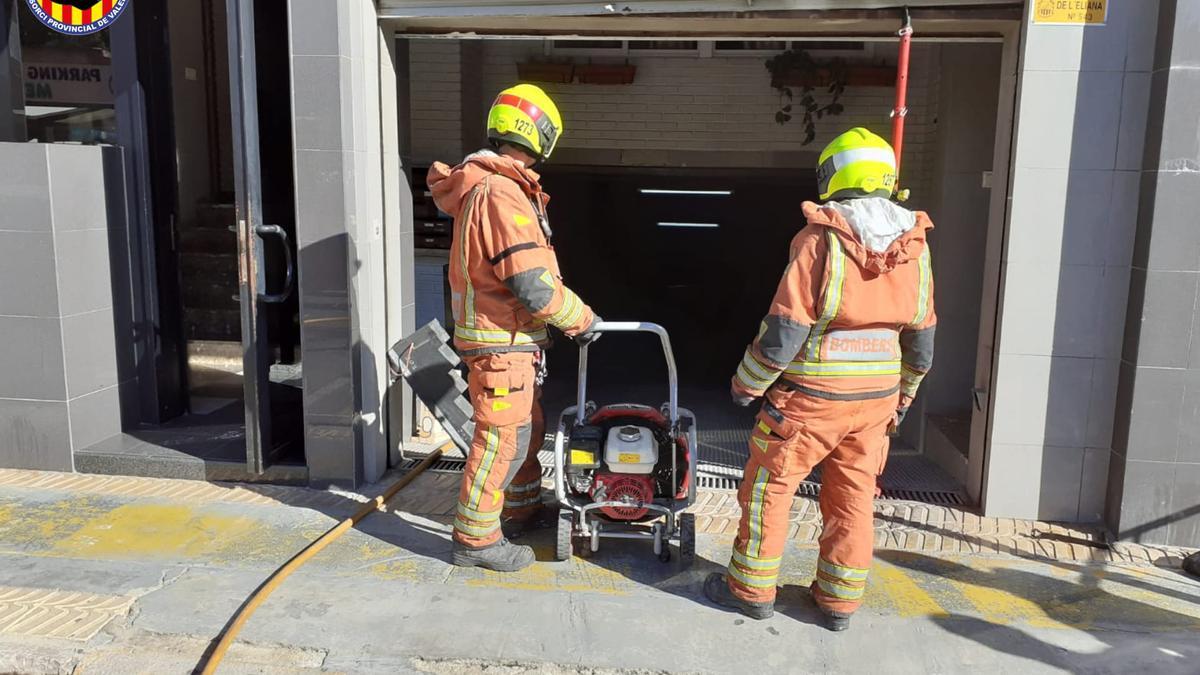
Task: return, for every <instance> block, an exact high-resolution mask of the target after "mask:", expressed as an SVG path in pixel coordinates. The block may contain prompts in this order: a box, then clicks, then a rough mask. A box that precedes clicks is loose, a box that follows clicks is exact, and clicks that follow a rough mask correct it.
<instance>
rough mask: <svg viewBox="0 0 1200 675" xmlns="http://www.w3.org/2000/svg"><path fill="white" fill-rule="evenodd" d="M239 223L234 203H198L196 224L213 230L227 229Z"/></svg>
mask: <svg viewBox="0 0 1200 675" xmlns="http://www.w3.org/2000/svg"><path fill="white" fill-rule="evenodd" d="M235 224H237V209H236V208H235V207H234V205H233V204H198V205H196V226H197V227H201V228H204V229H211V230H227V229H228V228H229V227H230V226H231V225H235Z"/></svg>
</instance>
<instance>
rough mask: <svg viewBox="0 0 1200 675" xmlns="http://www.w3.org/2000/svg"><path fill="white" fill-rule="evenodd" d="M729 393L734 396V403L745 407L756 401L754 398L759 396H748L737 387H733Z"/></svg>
mask: <svg viewBox="0 0 1200 675" xmlns="http://www.w3.org/2000/svg"><path fill="white" fill-rule="evenodd" d="M729 395H730V396H731V397H732V398H733V402H734V404H736V405H738V406H741V407H743V408H747V407H749V406H750V404H751V403H754V399H756V398H758V397H757V396H748V395H746V394H743V393H742V392H740V391H738V390H737V389H731V390H730V392H729Z"/></svg>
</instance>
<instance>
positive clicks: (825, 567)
mask: <svg viewBox="0 0 1200 675" xmlns="http://www.w3.org/2000/svg"><path fill="white" fill-rule="evenodd" d="M895 167H896V164H895V155H894V154H893V152H892V148H891V146H890V145H889V144H888V143H887V141H885V140H883V139H882V138H880V137H879V136H876V135H875V134H873V133H871V132H869V131H867V130H866V129H862V128H857V129H852V130H850V131H848V132H846V133H844V134H842V135H841V136H839V137H838V138H836V139H834V141H833V142H832V143H830V145H829V146H828V147H827V148H826V149H825V151H824V152H822V153H821V156H820V160H819V164H818V168H817V179H818V186H819V192H820V195H821V199H822V200H823V201H825V204H824V205H817V204H814V203H812V202H806V203H805V204H804V205H803V207H802V208H803V211H804V216H805V218H806V219H807V221H808V225H807V227H805V228H804V229H803V230H801V231H800V233H799V234H797V235H796V237H795V238H794V239H793V240H792V244H791V252H790V261H789V263H788V266H787V268H786V270H785V271H784V274H783V279H782V281H780V283H779V287H778V290H776V292H775V298H774V300H773V301H772V303H771V308H770V310H769V311H768V313H767V316H766V318H765V319H764V320H763V322H762V325H761V327H760V329H759V332H758V336H757V337H756V338H755V340H754V341H753V342H752V343H751V344H750V346H749V347H748V348H747V349H746V353H745V355H744V357H743V358H742V361H741V363H740V364H739V365H738V368H737V373H736V375H735V376H734V378H733V385H732V388H733V398H734V400H735V402H737V403H739V404H741V405H749V404H750V403H751V402H752V401H754V400H755V399H757V398H760V397H762V398H764V399H765V400H764V401H763V404H762V409H761V410H760V412H759V413H758V416H757V417H756V419H755V423H754V428H753V430H752V432H751V437H750V445H749V453H750V459H749V461H748V462H747V464H746V468H745V473H744V474H743V478H742V484H741V488H740V490H739V492H738V501H739V502H740V504H741V507H742V516H741V523H740V525H739V527H738V533H737V538H736V539H735V540H734V544H733V553H732V556H731V560H730V562H729V567H728V568H727V570H726V572H725V574H719V573H718V574H713V575H711V576H710V577H709V578H708V579H707V580H706V581H705V589H704V590H705V593H706V595H708V597H709V598H710V599H711V600H713V601H714V602H716V603H718V604H721V605H723V606H727V607H731V608H734V609H737V610H739V611H741V612H742V613H744V614H746V615H748V616H750V617H753V618H756V619H765V618H768V617H770V616H771V615H772V613H773V611H774V610H773V604H774V600H775V590H776V581H777V579H778V576H779V568H780V564H781V562H782V558H783V551H784V545H785V543H786V539H787V532H788V511H789V509H790V508H791V505H792V497H793V495H795V494H796V489H797V487H798V486H799V483H800V481H802V480H803V479H804V478H805V477H806V476H808V474H809V472H811V471H812V469H813V468H814V467H815V466H817V464H821V466H822V469H821V477H822V487H821V498H820V500H821V514H822V516H823V519H824V529H823V531H822V533H821V550H820V558H819V560H818V561H817V569H816V575H815V576H816V578H815V580H814V581H813V583H812V586H811V592H812V597H813V600H814V601H815V602H816V605H817V607H818V609H820V610H821V612H822V615H823V619H824V622H825V625H826V627H827V628H829V629H831V630H844V629H846V628H848V627H849V621H850V615H851V614H852V613H853V612H854V611H855V610H856V609H858V607H859V605H860V604H861V603H862V598H863V593H864V591H865V589H866V584H867V574H868V570H869V568H870V566H871V557H872V545H873V539H874V532H873V527H872V524H873V508H872V507H873V497H874V494H875V481H876V478H877V477H878V476H879V475H880V474H881V473H882V472H883V466H884V463H885V461H886V460H887V450H888V432H889V430H891V429H894V427H895V426H896V425H898V424H899V423H900V421H901V420H902V419H903V417H904V414H905V413H906V412H907V411H908V408H909V405H910V404H911V403H912V400H913V397H914V396H915V395H916V393H917V387H918V386H919V385H920V383H921V379H922V378H923V377H924V376H925V374H926V373H927V372H928V371H929V368H930V366H931V365H932V363H933V341H934V325H935V323H936V321H937V320H936V317H935V315H934V306H933V278H932V273H931V271H930V254H929V246H928V244H927V242H926V234H927V232H928V231H929V230H930V229H931V228H932V227H933V224H932V223H931V222H930V220H929V218H928V216H926V214H924V213H922V212H919V211H918V212H913V211H909V210H908V209H905V208H902V207H901V206H899V205H897V204H895V203H894V202H892V201H891V200H890V197H891V196H892V192H893V191H894V189H895V183H896V176H895V173H896V169H895Z"/></svg>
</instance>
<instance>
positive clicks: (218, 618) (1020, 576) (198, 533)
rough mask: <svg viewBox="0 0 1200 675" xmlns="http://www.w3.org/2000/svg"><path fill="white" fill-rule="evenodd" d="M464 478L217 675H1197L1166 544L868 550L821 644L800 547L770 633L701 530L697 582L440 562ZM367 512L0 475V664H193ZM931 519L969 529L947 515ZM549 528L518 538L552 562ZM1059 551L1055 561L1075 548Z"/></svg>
mask: <svg viewBox="0 0 1200 675" xmlns="http://www.w3.org/2000/svg"><path fill="white" fill-rule="evenodd" d="M455 481H456V477H455V476H454V475H450V474H427V475H425V476H422V477H421V478H420V479H418V481H416V482H415V483H414V484H413V486H411V487H410V488H409V490H406V491H405V492H404V493H402V494H401V496H400V498H398V499H397V500H396V502H395V504H394V506H395V508H393V510H391V511H389V512H388V513H380V514H377V515H374V516H372V517H371V518H369V519H368V520H367V521H366V522H365V523H363V525H362V526H361V527H360V528H359V529H358V530H356V531H352V532H350V533H348V534H347V535H346V536H345V537H343V538H342V539H341V540H339V541H338V542H337V543H336V544H334V545H332V546H331V547H330V548H329V549H327V550H326V551H324V552H323V553H321V554H320V555H319V556H317V557H316V558H315V559H314V560H313V561H312V562H310V563H309V564H308V565H307V566H306V567H304V568H303V569H302V570H301V571H300V572H298V573H297V574H296V575H295V576H294V577H292V578H291V579H289V580H288V581H287V582H285V583H284V585H283V586H282V588H280V590H279V591H277V592H276V593H275V594H274V595H273V596H272V597H271V599H270V600H268V602H267V603H266V604H265V605H264V606H263V607H262V608H261V609H260V610H259V611H258V613H256V614H255V615H254V617H253V618H252V619H251V620H250V622H249V624H248V626H247V628H246V630H245V631H244V632H243V633H242V635H241V642H240V643H239V644H238V646H237V647H235V649H234V650H233V651H232V652H231V654H230V657H229V659H228V660H227V661H226V666H225V667H224V668H223V669H222V671H221V672H229V673H239V672H244V673H291V672H348V673H376V672H378V673H396V672H431V673H461V672H486V673H524V672H551V673H553V672H565V673H579V672H583V673H606V672H747V671H750V670H758V671H767V672H823V673H842V672H845V673H858V672H886V673H949V672H962V671H964V670H968V669H969V670H970V671H971V672H984V673H988V672H1002V671H1013V670H1015V669H1021V670H1022V671H1023V672H1027V673H1041V672H1129V671H1130V670H1134V669H1136V670H1139V671H1143V672H1152V673H1160V672H1167V673H1173V672H1177V673H1195V672H1197V671H1200V640H1197V634H1198V632H1200V582H1197V581H1196V580H1193V579H1190V578H1189V577H1186V576H1184V575H1183V574H1182V573H1180V572H1179V571H1178V569H1177V562H1176V561H1177V556H1175V554H1174V553H1173V552H1166V553H1163V554H1162V555H1154V554H1146V555H1144V556H1141V557H1139V556H1128V555H1127V556H1124V557H1122V556H1116V557H1114V558H1112V559H1115V560H1120V561H1121V562H1090V561H1081V560H1078V559H1076V558H1078V557H1079V556H1070V559H1068V557H1067V556H1061V559H1054V557H1053V556H1042V557H1038V556H1036V555H1029V556H1024V557H1022V556H1018V555H1011V554H1005V553H1000V552H998V551H995V550H991V551H990V552H975V549H971V548H969V547H967V546H966V544H965V543H964V544H963V545H961V546H955V547H951V546H949V545H945V544H943V545H940V546H938V547H937V550H925V548H926V547H925V545H924V539H922V540H921V543H920V546H915V547H909V548H910V549H912V548H918V549H919V550H887V549H885V550H881V551H880V552H879V554H878V556H877V560H876V564H875V566H874V568H873V570H872V576H871V581H870V586H869V589H868V601H867V605H866V606H865V607H864V609H863V611H862V612H861V613H860V615H859V616H857V617H856V618H855V623H854V627H853V628H852V629H851V631H850V632H848V633H844V634H831V633H828V632H826V631H824V630H822V629H820V628H818V627H817V626H815V625H813V624H812V623H811V622H812V621H813V620H814V618H815V617H814V616H813V615H812V613H811V611H810V609H809V608H808V607H807V605H806V604H805V602H804V600H803V597H802V594H801V593H800V589H801V588H802V587H803V586H805V585H806V584H807V583H808V581H809V580H810V579H811V570H812V567H813V564H814V561H815V557H816V552H815V550H814V548H813V547H812V546H811V545H810V544H808V543H805V541H804V540H803V538H801V537H796V538H794V539H793V542H794V543H793V544H791V547H790V550H789V554H788V557H787V563H786V566H785V568H784V570H783V575H782V579H781V583H782V584H783V586H784V589H783V592H782V594H781V597H780V601H779V604H778V609H779V612H778V614H777V616H776V617H775V618H774V619H771V620H769V621H765V622H754V621H750V620H745V619H743V618H742V617H740V616H738V615H735V614H730V613H727V612H724V611H721V610H719V609H717V608H714V607H712V606H710V605H709V604H708V603H706V602H705V601H704V600H703V597H702V594H701V592H700V584H701V581H702V579H703V577H704V575H705V574H707V573H708V572H709V571H712V570H714V569H717V568H718V567H717V566H718V564H723V563H724V562H725V560H727V558H728V551H729V543H730V540H729V535H727V534H725V533H718V534H702V535H701V536H700V538H699V544H698V548H699V554H700V558H702V561H701V562H699V563H698V564H697V565H696V566H695V567H694V568H693V569H690V570H684V569H681V568H679V567H678V565H677V564H676V563H671V564H668V565H663V564H661V563H659V562H658V561H657V560H656V559H655V558H654V557H653V556H652V555H650V554H649V552H648V550H646V548H644V547H640V546H635V545H633V544H632V543H630V544H628V545H616V544H614V545H611V546H608V545H607V543H606V546H608V547H607V548H605V549H602V551H601V552H600V553H599V554H598V555H597V556H596V557H595V558H594V559H592V560H589V561H584V560H580V559H576V560H574V561H572V562H570V563H553V562H539V563H538V564H536V565H535V566H534V567H532V568H530V569H528V570H525V571H523V572H521V573H518V574H515V575H497V574H492V573H487V572H482V571H478V570H460V569H456V568H453V567H451V566H450V565H448V564H447V558H448V548H449V546H448V542H447V540H448V530H449V528H448V525H447V523H448V518H447V517H446V516H445V514H446V513H447V512H448V511H449V509H450V508H451V506H452V504H453V501H454V497H455V492H454V489H453V487H454V483H455ZM727 497H728V495H726V494H724V493H719V494H710V495H705V496H704V497H703V499H702V500H701V505H700V508H701V509H702V510H703V508H704V505H705V504H709V505H711V504H713V503H717V502H721V503H724V502H725V501H726V500H727ZM361 499H362V498H361V497H358V496H354V495H338V494H333V493H328V492H318V491H310V490H303V489H298V488H279V487H269V486H240V487H234V486H220V485H212V484H206V483H194V482H187V481H167V480H149V479H125V478H106V477H91V476H78V475H61V476H60V475H55V474H24V473H20V472H0V672H7V671H9V670H15V671H18V672H79V673H138V672H144V673H156V674H157V673H186V672H190V671H191V669H192V668H194V667H195V666H196V664H197V663H198V661H199V660H200V657H201V655H202V654H203V653H204V651H205V649H206V648H208V646H209V644H210V641H211V640H212V638H213V637H214V636H215V635H216V634H217V633H218V632H219V631H220V629H221V627H222V626H223V625H224V624H225V623H226V622H227V621H228V620H229V619H230V617H231V616H232V615H233V614H234V612H236V610H237V609H238V607H239V605H240V604H241V602H242V601H243V600H244V599H245V598H246V596H247V595H249V594H250V593H251V592H252V591H253V590H254V589H255V588H256V587H257V586H258V584H260V583H261V582H262V581H263V579H264V578H265V577H266V576H267V575H268V574H269V573H270V572H271V571H272V570H274V569H275V568H276V567H277V566H278V565H279V564H281V563H283V562H284V561H286V560H287V559H288V558H290V557H291V556H292V555H293V554H294V553H295V552H297V551H299V550H300V549H301V548H302V547H303V546H304V545H305V544H307V543H308V542H309V541H311V540H312V539H313V538H315V537H317V536H319V535H320V534H321V533H322V532H324V531H325V530H326V529H327V528H328V527H330V526H331V525H332V524H333V523H334V522H336V521H337V520H338V519H340V518H343V517H345V516H347V515H349V514H350V513H351V512H352V511H353V510H355V509H356V508H357V507H358V506H359V503H360V500H361ZM804 501H805V500H798V506H797V514H802V512H803V511H804V509H805V508H809V507H806V506H804V503H803V502H804ZM905 506H906V505H897V504H895V503H889V504H888V505H887V507H888V508H890V509H891V511H889V513H892V514H894V513H895V512H896V511H897V510H898V509H900V508H901V507H905ZM911 508H912V509H914V510H918V509H922V508H925V507H918V506H913V507H911ZM885 510H886V509H885ZM800 517H801V516H800V515H797V518H798V519H799V518H800ZM887 517H890V518H895V516H894V515H892V516H887ZM926 520H928V518H926ZM881 521H883V524H886V523H887V522H888V521H887V518H885V517H884V516H882V515H881ZM1037 527H1038V526H1037V525H1036V524H1025V525H1021V524H1018V525H1017V526H1015V527H1014V528H1013V529H1014V530H1017V531H1028V532H1029V533H1030V535H1031V536H1032V534H1033V533H1034V532H1035V531H1036V529H1037ZM924 528H925V530H927V531H929V532H937V534H936V536H937V537H939V540H940V539H941V538H955V537H958V538H959V539H961V540H962V541H964V542H965V541H968V540H969V539H970V538H971V537H973V536H974V535H969V534H963V533H962V532H956V530H955V529H954V528H953V527H949V526H947V524H946V523H945V522H944V519H943V522H940V523H934V524H928V523H926V525H925V526H924ZM710 529H712V528H710ZM914 531H915V530H914ZM549 534H550V533H548V532H542V533H539V534H537V535H534V536H532V537H531V541H532V543H534V544H535V546H536V548H537V549H538V552H539V559H541V560H549V559H550V558H551V556H550V544H551V541H550V539H551V537H550V536H549ZM930 536H934V535H930ZM1018 538H1019V537H1018ZM1065 538H1066V539H1068V540H1069V544H1068V552H1069V549H1070V547H1071V546H1078V545H1081V544H1080V542H1079V541H1076V540H1077V539H1078V537H1065ZM885 539H886V537H885ZM1059 539H1060V540H1061V539H1063V537H1060V538H1059ZM1024 547H1025V545H1024V544H1020V545H1019V546H1017V549H1016V550H1018V552H1019V551H1022V550H1025V549H1024ZM1085 548H1092V547H1087V546H1085ZM943 549H945V550H943ZM965 550H969V551H971V552H963V551H965ZM984 550H985V551H986V550H987V549H986V547H985V548H984ZM1138 559H1142V562H1141V563H1140V564H1139V563H1136V562H1132V561H1133V560H1138ZM1152 560H1153V561H1157V562H1158V564H1157V565H1155V564H1152V562H1151V561H1152Z"/></svg>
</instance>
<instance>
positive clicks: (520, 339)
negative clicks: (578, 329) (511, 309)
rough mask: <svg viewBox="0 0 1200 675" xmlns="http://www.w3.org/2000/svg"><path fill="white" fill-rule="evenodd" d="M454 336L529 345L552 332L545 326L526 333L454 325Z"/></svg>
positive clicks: (544, 338) (488, 341) (501, 343)
mask: <svg viewBox="0 0 1200 675" xmlns="http://www.w3.org/2000/svg"><path fill="white" fill-rule="evenodd" d="M454 337H457V338H461V339H463V340H470V341H471V342H484V343H487V344H500V345H507V344H513V345H528V344H533V343H535V342H544V341H546V340H548V339H550V334H549V333H547V332H546V329H545V328H540V329H538V330H535V331H533V332H532V333H524V332H521V331H507V330H489V329H485V328H470V327H468V326H462V325H456V326H454Z"/></svg>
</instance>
